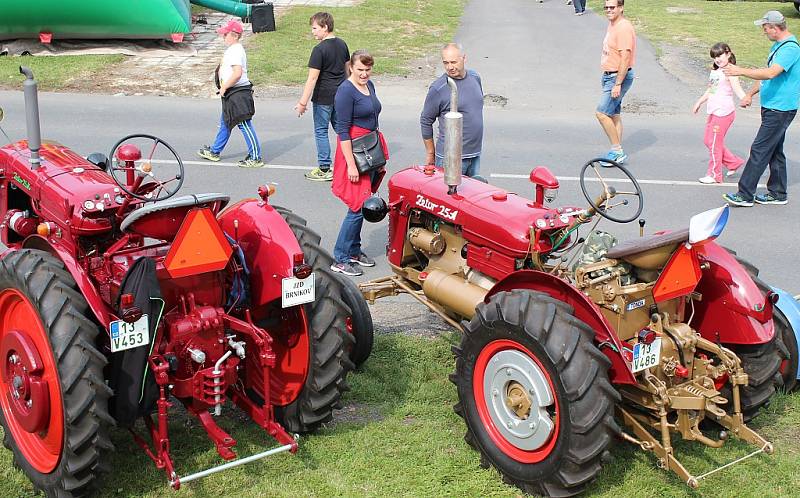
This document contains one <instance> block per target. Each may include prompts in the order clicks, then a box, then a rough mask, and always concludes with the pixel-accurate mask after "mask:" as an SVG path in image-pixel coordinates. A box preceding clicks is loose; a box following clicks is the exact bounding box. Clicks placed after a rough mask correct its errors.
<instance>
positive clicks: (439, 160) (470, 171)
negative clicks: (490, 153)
mask: <svg viewBox="0 0 800 498" xmlns="http://www.w3.org/2000/svg"><path fill="white" fill-rule="evenodd" d="M436 167H438V168H443V167H444V158H443V157H439V156H436ZM480 171H481V156H475V157H467V158H464V159H461V174H462V175H464V176H475V175H477V174H478V173H480Z"/></svg>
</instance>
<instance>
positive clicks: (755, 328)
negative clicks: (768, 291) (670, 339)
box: [687, 242, 775, 345]
mask: <svg viewBox="0 0 800 498" xmlns="http://www.w3.org/2000/svg"><path fill="white" fill-rule="evenodd" d="M695 249H696V250H697V255H698V257H699V258H700V262H701V263H703V264H707V265H708V267H707V268H705V269H704V270H703V276H702V278H701V279H700V282H699V283H698V284H697V287H696V288H695V290H696V291H697V292H698V293H700V295H701V299H700V300H699V301H696V300H694V301H693V303H694V313H695V314H694V317H693V319H692V323H691V326H692V327H693V328H694V329H695V330H697V331H698V332H700V335H701V336H703V338H705V339H708V340H709V341H711V342H714V343H717V342H719V343H722V344H741V345H756V344H766V343H768V342H769V341H771V340H772V338H773V337H774V336H775V327H774V325H773V323H772V304H771V303H769V302H767V301H768V299H767V297H766V296H764V293H763V292H762V291H761V289H759V288H758V285H757V284H756V283H755V282H754V281H753V279H752V278H751V277H750V274H749V273H748V271H747V268H745V267H744V266H742V265H741V264H739V262H738V261H736V258H734V256H733V255H732V254H731V253H730V252H728V250H727V249H725V248H724V247H722V246H720V245H718V244H716V243H715V242H709V243H707V244H704V245H702V246H696V247H695ZM687 312H691V311H687Z"/></svg>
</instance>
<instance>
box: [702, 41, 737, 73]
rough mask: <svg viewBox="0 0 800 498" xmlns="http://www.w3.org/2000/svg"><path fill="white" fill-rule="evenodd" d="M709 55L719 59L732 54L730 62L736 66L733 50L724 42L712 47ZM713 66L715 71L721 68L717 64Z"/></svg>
mask: <svg viewBox="0 0 800 498" xmlns="http://www.w3.org/2000/svg"><path fill="white" fill-rule="evenodd" d="M708 53H709V55H711V58H712V59H713V58H714V57H719V56H720V55H722V54H730V58H729V59H728V60H729V61H730V63H731V64H736V56H735V55H733V50H731V47H730V46H729V45H728V44H727V43H723V42H719V43H715V44H714V45H712V46H711V50H709V51H708ZM711 65H712V66H713V68H714V69H719V67H717V63H716V62H715V63H713V64H711Z"/></svg>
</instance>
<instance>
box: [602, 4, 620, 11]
mask: <svg viewBox="0 0 800 498" xmlns="http://www.w3.org/2000/svg"><path fill="white" fill-rule="evenodd" d="M617 7H619V5H606V6H605V7H603V10H614V9H616V8H617Z"/></svg>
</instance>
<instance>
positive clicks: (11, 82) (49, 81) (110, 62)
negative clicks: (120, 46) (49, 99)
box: [0, 55, 125, 91]
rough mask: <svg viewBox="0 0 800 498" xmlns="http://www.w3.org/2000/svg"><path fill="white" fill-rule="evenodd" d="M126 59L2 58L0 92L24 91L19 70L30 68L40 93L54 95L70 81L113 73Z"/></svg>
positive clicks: (120, 57)
mask: <svg viewBox="0 0 800 498" xmlns="http://www.w3.org/2000/svg"><path fill="white" fill-rule="evenodd" d="M124 58H125V56H124V55H65V56H63V57H25V56H23V57H18V56H14V57H10V56H5V57H0V89H6V90H20V89H21V88H22V81H23V79H24V77H23V76H22V75H21V74H19V66H29V67H30V68H31V69H32V70H33V74H34V76H35V77H36V81H38V82H39V89H40V90H45V91H53V90H58V89H59V88H62V87H63V86H64V85H65V84H66V83H67V82H69V81H72V80H75V79H80V78H86V79H91V77H92V74H93V73H97V72H101V71H113V69H112V68H113V66H114V64H116V63H118V62H121V61H122V60H123V59H124Z"/></svg>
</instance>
